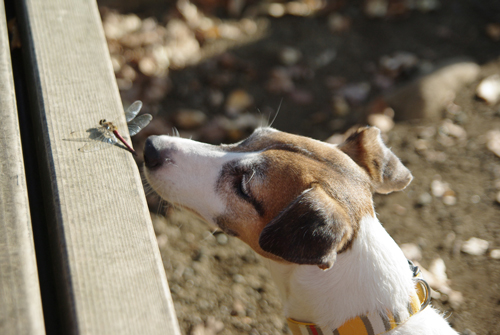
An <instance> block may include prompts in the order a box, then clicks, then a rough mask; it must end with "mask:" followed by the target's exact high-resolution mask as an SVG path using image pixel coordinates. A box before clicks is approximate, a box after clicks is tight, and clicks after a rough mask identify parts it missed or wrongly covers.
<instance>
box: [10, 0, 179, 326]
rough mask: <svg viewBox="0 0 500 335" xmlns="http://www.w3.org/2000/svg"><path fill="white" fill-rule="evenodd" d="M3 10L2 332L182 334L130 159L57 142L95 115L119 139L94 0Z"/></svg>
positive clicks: (15, 2) (13, 3)
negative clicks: (11, 28) (15, 36)
mask: <svg viewBox="0 0 500 335" xmlns="http://www.w3.org/2000/svg"><path fill="white" fill-rule="evenodd" d="M3 1H5V2H6V4H7V7H6V8H10V10H11V11H14V12H15V16H16V18H17V26H18V28H19V31H20V36H21V42H22V47H21V49H17V50H13V51H12V55H13V56H12V67H11V57H10V55H9V45H8V39H7V31H6V30H7V29H6V15H5V13H4V11H3V9H4V3H3ZM3 1H2V6H1V9H0V20H1V22H0V77H1V78H0V113H1V115H2V119H1V121H0V145H1V151H0V155H1V158H0V206H2V208H1V212H0V334H16V335H17V334H45V333H47V334H120V335H123V334H167V335H168V334H180V331H179V327H178V324H177V319H176V317H175V312H174V309H173V303H172V300H171V297H170V292H169V288H168V283H167V279H166V276H165V271H164V268H163V263H162V260H161V257H160V253H159V249H158V245H157V242H156V237H155V233H154V231H153V226H152V223H151V219H150V215H149V211H148V208H147V204H146V199H145V195H144V192H143V188H142V181H141V177H140V175H139V171H138V169H137V166H136V163H135V162H134V159H133V157H132V155H131V153H130V152H128V151H126V150H123V149H120V148H118V147H112V148H110V149H107V150H99V151H95V152H91V153H82V152H80V151H78V148H79V147H81V146H82V145H83V144H82V143H78V142H74V141H65V140H64V139H67V138H68V137H69V135H70V133H71V132H72V131H74V130H85V129H89V128H92V127H94V126H95V125H96V124H97V122H98V121H99V120H100V119H102V118H106V119H109V120H116V124H117V125H118V127H119V129H120V130H121V132H124V133H125V134H126V135H127V133H126V122H125V118H124V114H123V107H122V103H121V100H120V96H119V93H118V88H117V85H116V81H115V77H114V73H113V70H112V65H111V61H110V57H109V53H108V49H107V44H106V40H105V37H104V33H103V29H102V24H101V19H100V16H99V12H98V9H97V5H96V3H95V0H43V1H40V0H3ZM11 69H14V70H13V73H12V70H11ZM13 77H14V80H13ZM14 83H15V89H14ZM16 95H17V106H16ZM18 115H19V116H18ZM21 141H22V150H21ZM23 157H24V167H25V170H26V172H24V171H23ZM25 176H26V178H25ZM30 213H31V220H30ZM33 240H34V243H33ZM35 254H36V259H35ZM37 270H38V274H37Z"/></svg>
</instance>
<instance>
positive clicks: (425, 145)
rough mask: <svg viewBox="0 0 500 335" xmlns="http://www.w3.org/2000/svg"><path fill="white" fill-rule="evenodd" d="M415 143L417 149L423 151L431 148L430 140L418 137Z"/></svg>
mask: <svg viewBox="0 0 500 335" xmlns="http://www.w3.org/2000/svg"><path fill="white" fill-rule="evenodd" d="M413 145H414V147H415V150H416V151H419V152H423V151H426V150H427V149H429V141H427V140H423V139H418V140H416V141H415V143H414V144H413Z"/></svg>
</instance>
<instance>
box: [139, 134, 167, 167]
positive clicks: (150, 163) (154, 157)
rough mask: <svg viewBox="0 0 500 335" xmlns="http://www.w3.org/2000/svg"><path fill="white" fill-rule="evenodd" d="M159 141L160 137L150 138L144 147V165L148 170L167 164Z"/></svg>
mask: <svg viewBox="0 0 500 335" xmlns="http://www.w3.org/2000/svg"><path fill="white" fill-rule="evenodd" d="M158 140H159V137H158V136H149V137H148V139H147V140H146V144H145V145H144V164H145V165H146V167H147V168H148V169H156V168H159V167H160V166H161V165H162V164H163V163H164V162H165V158H166V157H165V155H164V154H162V150H161V149H160V148H159V145H158V144H159V141H158Z"/></svg>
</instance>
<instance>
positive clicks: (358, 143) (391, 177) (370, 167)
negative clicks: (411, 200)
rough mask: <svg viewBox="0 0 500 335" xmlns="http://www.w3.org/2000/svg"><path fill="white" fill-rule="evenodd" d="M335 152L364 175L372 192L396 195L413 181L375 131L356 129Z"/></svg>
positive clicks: (371, 128) (366, 128)
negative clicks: (338, 151) (340, 154)
mask: <svg viewBox="0 0 500 335" xmlns="http://www.w3.org/2000/svg"><path fill="white" fill-rule="evenodd" d="M338 148H339V149H340V150H342V151H343V152H345V153H346V154H347V155H349V156H350V157H351V158H352V159H353V160H354V162H356V164H358V165H359V166H361V167H362V168H363V169H365V170H366V172H368V175H369V176H370V178H371V179H372V181H373V185H374V187H375V192H378V193H383V194H386V193H391V192H393V191H400V190H402V189H404V188H405V187H406V186H407V185H408V184H409V183H410V182H411V180H412V179H413V176H412V175H411V172H410V170H408V169H407V168H406V167H405V166H404V165H403V164H402V163H401V161H400V160H399V158H397V157H396V155H394V154H393V153H392V151H391V150H390V149H389V148H387V147H386V146H385V144H384V142H382V138H381V137H380V130H379V129H378V128H375V127H364V128H359V129H358V130H357V131H356V132H355V133H354V134H352V135H351V136H349V138H348V139H347V140H346V141H345V142H344V143H342V144H340V145H339V147H338Z"/></svg>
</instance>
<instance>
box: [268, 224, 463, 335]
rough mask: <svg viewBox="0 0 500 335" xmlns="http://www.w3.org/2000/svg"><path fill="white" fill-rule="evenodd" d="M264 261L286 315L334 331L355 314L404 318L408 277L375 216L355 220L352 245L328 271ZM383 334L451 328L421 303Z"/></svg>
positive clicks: (400, 256)
mask: <svg viewBox="0 0 500 335" xmlns="http://www.w3.org/2000/svg"><path fill="white" fill-rule="evenodd" d="M266 261H267V263H268V265H269V270H270V272H271V274H272V276H273V279H274V280H275V282H276V283H277V285H278V288H279V291H280V293H281V295H282V298H283V301H284V308H285V315H286V317H291V318H293V319H294V320H298V321H305V322H313V323H316V324H317V325H319V326H320V327H322V328H324V329H328V328H330V329H336V328H338V327H340V326H341V325H342V324H344V323H345V322H346V321H347V320H349V319H351V318H353V317H355V316H358V315H364V314H367V313H369V312H374V311H377V312H384V311H385V310H387V309H389V310H395V311H400V312H402V314H400V316H401V318H402V319H403V320H404V319H406V318H407V317H408V313H407V312H406V306H408V301H409V297H410V295H411V294H412V292H414V283H413V281H412V277H413V275H412V272H411V271H410V268H409V266H408V261H407V260H406V258H405V257H404V255H403V253H402V251H401V249H400V248H399V247H398V245H397V244H396V242H394V240H393V239H392V238H391V237H390V236H389V234H388V233H387V232H386V231H385V229H384V228H383V227H382V225H381V224H380V222H379V221H378V220H377V219H376V218H373V217H369V216H368V217H365V218H364V219H363V220H361V222H360V230H359V232H358V236H357V238H356V239H355V240H354V242H353V245H352V248H351V249H349V250H347V251H345V252H343V253H341V254H339V255H338V256H337V261H336V262H335V264H334V266H333V267H332V268H331V269H330V270H327V271H323V270H321V269H319V268H318V267H317V266H315V265H297V264H283V263H278V262H275V261H272V260H269V259H266ZM405 312H406V314H405ZM387 334H393V335H396V334H398V335H399V334H401V335H403V334H405V335H409V334H426V335H427V334H457V332H455V331H454V330H453V329H451V327H450V326H449V325H448V323H447V322H446V321H445V320H444V319H443V318H442V317H441V316H439V315H438V314H437V313H436V311H435V310H433V309H432V308H431V307H427V309H426V310H424V311H422V312H421V313H418V314H417V315H415V316H412V317H411V318H410V319H409V320H408V321H407V322H406V323H405V324H403V325H401V326H400V327H397V328H396V329H394V330H392V331H390V332H388V333H387Z"/></svg>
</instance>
